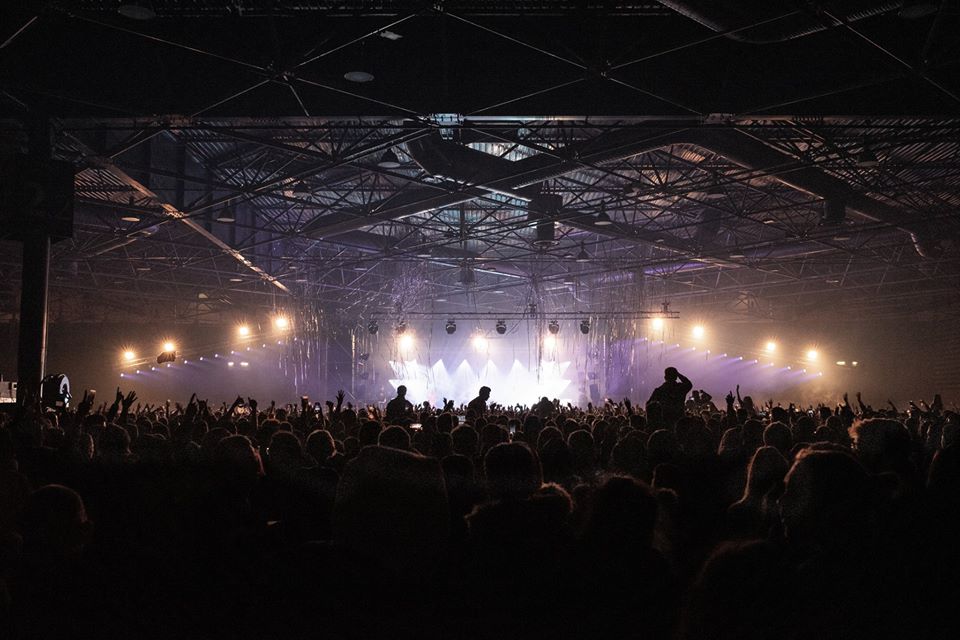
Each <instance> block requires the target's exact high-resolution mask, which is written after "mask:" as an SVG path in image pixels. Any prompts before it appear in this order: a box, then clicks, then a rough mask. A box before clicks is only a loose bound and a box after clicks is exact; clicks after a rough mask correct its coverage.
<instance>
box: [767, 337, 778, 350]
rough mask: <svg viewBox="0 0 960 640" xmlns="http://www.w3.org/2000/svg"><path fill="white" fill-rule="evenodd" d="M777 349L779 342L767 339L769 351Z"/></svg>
mask: <svg viewBox="0 0 960 640" xmlns="http://www.w3.org/2000/svg"><path fill="white" fill-rule="evenodd" d="M776 350H777V343H776V342H774V341H773V340H767V353H773V352H774V351H776Z"/></svg>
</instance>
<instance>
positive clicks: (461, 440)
mask: <svg viewBox="0 0 960 640" xmlns="http://www.w3.org/2000/svg"><path fill="white" fill-rule="evenodd" d="M487 427H491V428H494V429H496V428H497V427H496V426H495V425H487ZM487 427H484V429H486V428H487ZM450 438H451V440H452V441H453V452H454V453H456V454H458V455H461V456H467V457H468V458H472V457H474V456H475V455H477V452H478V451H479V449H480V436H479V435H477V431H476V429H474V428H473V427H469V426H466V425H464V426H462V427H457V428H456V429H454V430H453V431H452V432H450Z"/></svg>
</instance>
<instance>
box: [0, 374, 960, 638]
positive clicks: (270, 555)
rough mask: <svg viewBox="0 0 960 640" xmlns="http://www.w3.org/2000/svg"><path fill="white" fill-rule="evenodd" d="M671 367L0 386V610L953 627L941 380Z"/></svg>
mask: <svg viewBox="0 0 960 640" xmlns="http://www.w3.org/2000/svg"><path fill="white" fill-rule="evenodd" d="M664 378H665V381H664V383H663V384H662V385H660V387H658V388H657V390H656V391H654V393H653V395H652V396H651V398H650V401H649V402H648V403H647V404H646V406H645V407H641V406H635V405H634V404H633V403H631V402H630V401H629V399H626V400H624V401H621V402H614V401H612V400H611V401H608V402H605V403H604V404H603V405H601V406H593V405H592V404H588V405H587V406H586V407H578V406H575V405H573V404H572V403H571V404H566V403H561V402H558V401H549V400H547V401H546V402H545V401H544V400H543V399H542V400H541V401H539V402H537V403H535V404H534V405H532V406H510V407H507V406H499V405H496V404H492V405H491V404H488V401H489V398H490V388H489V387H486V386H485V387H483V388H481V390H480V394H479V395H478V397H477V398H475V399H474V400H472V401H471V402H470V403H468V404H467V405H466V406H464V405H462V404H458V400H459V399H453V400H451V399H444V402H443V403H442V405H441V404H440V403H437V404H438V406H436V407H434V406H431V405H423V406H422V407H419V408H418V410H417V411H416V412H413V411H412V409H413V407H412V405H410V402H409V401H408V400H407V399H406V393H405V392H406V390H405V389H403V388H402V387H401V388H400V389H398V395H397V398H395V399H394V400H393V401H391V403H390V404H389V405H388V407H387V410H386V411H385V412H384V414H383V415H381V414H380V413H379V412H378V411H377V410H376V409H374V408H371V406H369V405H367V406H363V405H360V406H357V407H355V406H353V405H352V404H351V403H349V402H346V403H345V402H344V399H345V398H344V396H345V394H344V393H343V392H340V393H339V394H337V397H336V401H334V400H330V401H328V402H326V403H317V404H316V405H314V404H310V403H309V402H306V401H301V402H299V403H293V404H289V405H283V404H276V403H270V404H269V405H267V404H266V403H263V404H262V405H261V404H258V403H257V402H256V401H255V400H254V399H253V398H248V399H247V401H246V402H244V401H243V399H242V398H238V399H237V400H235V401H233V404H232V405H230V404H229V401H228V403H224V404H222V405H219V406H218V405H217V404H216V403H211V402H208V401H206V400H199V399H197V398H196V397H193V398H191V399H190V400H189V401H188V402H186V403H184V404H179V403H171V404H170V405H166V404H165V403H162V404H160V405H150V404H143V403H141V404H140V405H139V406H137V405H136V394H135V393H134V392H129V393H127V394H122V393H120V392H119V390H118V393H117V400H116V401H115V403H114V405H113V406H106V405H105V406H102V407H100V408H99V409H98V408H96V407H94V406H93V405H92V401H91V400H90V396H88V395H87V394H84V401H82V402H81V403H80V404H79V405H78V406H77V407H76V408H75V409H73V408H60V409H58V410H56V411H52V412H49V411H48V412H44V411H43V410H41V409H40V408H39V407H38V406H33V405H28V406H25V407H22V408H21V410H20V411H19V412H14V413H2V412H0V637H3V638H8V637H9V638H11V639H12V640H27V639H32V638H59V637H64V638H66V637H70V638H74V637H77V636H84V637H85V636H86V635H91V634H93V635H95V636H96V637H97V638H112V637H117V638H120V637H148V638H149V637H155V638H167V637H175V636H181V637H204V638H210V639H211V640H219V638H224V639H226V638H245V637H250V638H295V637H305V636H308V635H315V634H316V633H317V630H318V629H321V630H323V631H324V633H327V634H329V635H332V636H335V637H339V636H342V637H381V636H382V637H420V638H423V637H426V638H429V637H439V636H440V635H455V636H456V637H465V638H470V637H476V638H489V637H495V636H502V637H516V636H520V635H522V636H533V637H551V638H593V637H629V636H641V637H651V638H682V639H684V640H686V639H687V638H691V639H692V638H799V637H824V638H830V637H837V638H840V637H842V638H853V637H866V638H871V639H874V638H885V637H931V638H934V637H952V635H954V633H953V632H954V629H955V628H956V626H957V624H956V623H957V620H956V619H955V618H956V617H957V616H956V614H955V613H954V609H955V607H953V600H954V599H955V596H956V593H957V588H956V580H955V576H956V574H957V572H958V571H960V552H958V551H957V545H956V544H955V541H956V537H957V535H958V533H960V524H958V521H960V517H958V516H957V513H958V511H960V509H958V505H960V485H958V484H957V478H960V471H958V469H960V454H958V447H960V417H958V416H960V414H958V413H957V412H955V411H953V410H951V409H948V408H947V407H948V406H949V403H948V402H944V400H942V399H940V398H939V397H937V399H936V400H935V401H934V402H933V403H931V404H930V405H927V404H926V403H920V404H917V405H911V406H910V407H909V408H908V409H907V410H905V411H903V412H901V411H899V410H898V409H897V408H896V407H890V408H889V409H881V410H875V409H872V408H871V407H870V406H869V405H867V404H865V403H864V402H863V400H862V399H861V398H860V396H859V394H857V402H856V403H851V402H849V401H848V400H847V399H846V398H844V400H843V402H842V403H841V402H839V401H837V400H836V399H830V398H824V399H823V401H822V402H820V403H819V404H816V403H815V404H813V405H812V406H811V404H810V403H804V405H803V406H804V407H805V408H804V409H800V408H799V405H798V404H789V403H786V402H781V403H780V404H779V405H777V404H775V403H774V401H773V400H772V399H771V400H769V401H765V402H764V404H763V405H762V406H761V405H758V404H755V403H754V402H753V401H752V400H750V399H749V396H743V397H741V396H740V394H739V389H737V393H736V394H735V393H734V392H733V390H732V389H731V391H730V393H729V394H728V395H727V396H726V398H725V400H726V404H725V406H724V407H723V408H717V407H716V406H714V405H713V404H712V402H710V395H709V394H708V393H707V392H706V391H703V390H698V393H697V394H696V396H694V397H693V398H691V402H690V403H689V405H686V406H685V400H686V395H687V393H688V392H689V391H690V390H691V385H690V381H689V380H688V379H687V378H686V377H684V376H682V375H681V374H680V373H679V372H677V371H676V369H675V368H673V367H669V368H667V370H666V371H665V375H664ZM731 386H732V385H731ZM398 401H399V402H398ZM547 404H549V408H548V407H547ZM905 406H906V405H905ZM324 407H326V408H324ZM241 409H242V410H241ZM647 483H649V485H648V484H647ZM94 522H96V526H94V524H93V523H94ZM92 630H95V632H94V631H92Z"/></svg>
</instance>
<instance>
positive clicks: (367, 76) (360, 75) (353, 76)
mask: <svg viewBox="0 0 960 640" xmlns="http://www.w3.org/2000/svg"><path fill="white" fill-rule="evenodd" d="M343 79H344V80H348V81H350V82H356V83H358V84H363V83H364V82H373V74H372V73H367V72H366V71H347V72H346V73H345V74H343Z"/></svg>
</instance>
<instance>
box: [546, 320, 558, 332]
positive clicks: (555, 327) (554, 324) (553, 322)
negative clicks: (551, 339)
mask: <svg viewBox="0 0 960 640" xmlns="http://www.w3.org/2000/svg"><path fill="white" fill-rule="evenodd" d="M547 329H549V330H550V333H553V334H557V333H559V332H560V323H559V322H557V321H556V320H551V321H550V324H548V325H547Z"/></svg>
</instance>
